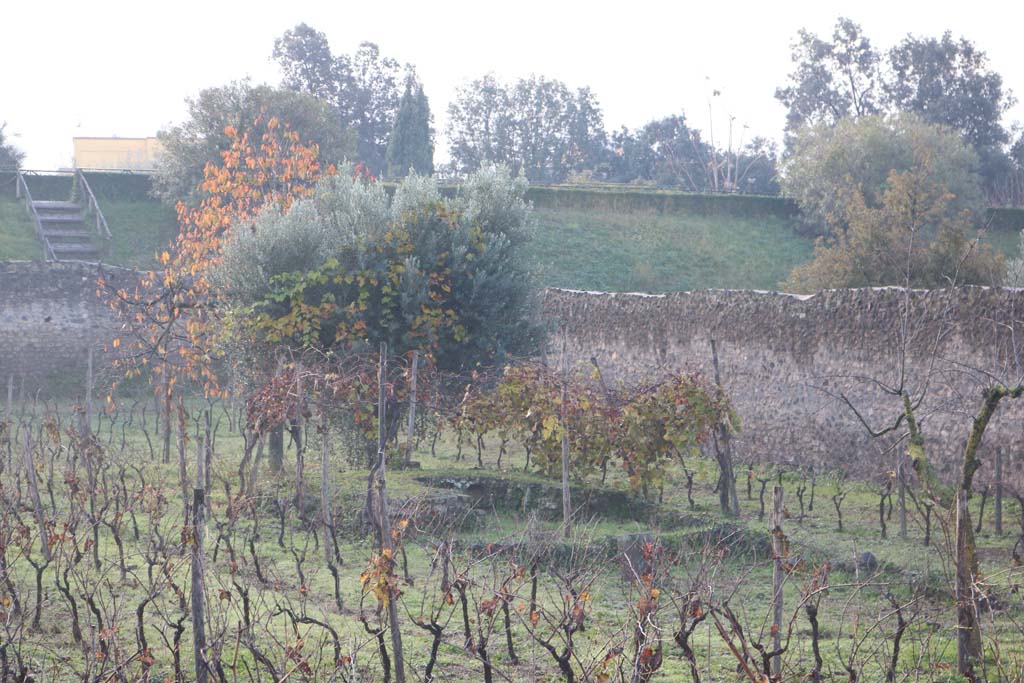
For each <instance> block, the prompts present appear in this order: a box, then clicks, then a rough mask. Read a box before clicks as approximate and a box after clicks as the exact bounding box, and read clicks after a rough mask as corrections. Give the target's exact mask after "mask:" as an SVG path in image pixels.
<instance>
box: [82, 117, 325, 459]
mask: <svg viewBox="0 0 1024 683" xmlns="http://www.w3.org/2000/svg"><path fill="white" fill-rule="evenodd" d="M251 129H253V130H262V131H264V132H263V133H262V134H261V135H260V137H259V139H258V141H257V140H254V139H253V138H251V137H250V135H249V133H246V132H242V131H240V130H238V129H237V128H234V127H232V126H228V127H227V128H226V129H225V131H224V135H225V136H226V137H227V138H228V140H230V141H231V144H230V146H229V148H228V149H227V150H225V151H224V152H223V153H222V159H221V163H220V164H213V163H208V164H207V165H206V168H205V170H204V180H203V183H202V185H201V187H200V188H199V189H200V193H201V195H202V197H203V199H202V201H201V202H200V204H199V206H197V207H194V208H193V207H190V206H188V205H187V204H185V203H184V202H179V203H178V222H179V224H180V226H181V230H180V232H179V234H178V237H177V239H176V242H175V244H174V247H173V250H171V251H165V252H163V253H162V254H161V255H160V264H161V267H162V271H160V272H155V271H150V272H149V273H145V274H143V277H142V279H141V282H140V284H139V286H138V287H135V288H134V289H128V288H120V289H116V290H114V289H110V288H107V287H106V284H105V282H104V281H103V280H102V278H101V280H100V283H99V289H100V291H101V292H102V293H103V294H104V295H105V296H106V299H107V301H108V303H109V304H110V306H111V307H112V308H113V310H114V311H115V312H116V313H117V314H118V315H119V317H120V318H121V320H122V321H123V331H124V333H123V335H122V337H123V338H118V339H115V340H114V341H113V346H114V347H115V348H119V349H120V350H119V356H118V360H117V365H118V367H120V368H121V369H122V370H123V371H124V373H125V374H126V375H127V376H129V377H131V376H135V375H139V374H142V373H143V372H147V373H148V374H149V375H150V378H151V381H152V383H153V384H154V386H155V387H156V390H157V391H158V392H159V393H160V394H161V397H162V398H163V399H164V405H165V412H166V415H165V417H166V418H167V431H166V432H165V442H164V444H165V445H164V449H165V458H166V455H167V449H168V447H169V446H168V444H169V434H170V419H169V418H170V406H171V405H172V403H173V401H172V399H173V396H174V395H175V393H176V391H177V390H176V386H180V385H183V384H184V383H185V382H189V381H191V382H196V383H199V384H201V385H202V386H203V388H204V390H205V392H206V393H207V394H216V393H217V392H218V391H219V389H220V386H219V380H218V376H217V368H216V367H215V360H216V356H217V351H218V349H219V348H220V347H221V346H222V345H223V341H224V340H223V339H222V338H220V337H218V335H217V329H218V326H217V325H216V324H215V322H216V321H217V319H218V314H217V306H218V303H219V298H220V294H219V292H217V291H216V289H215V288H214V287H213V286H211V281H210V278H209V274H210V271H211V268H212V266H213V265H214V264H215V263H217V261H218V260H219V259H220V257H221V252H222V250H223V248H224V245H225V244H226V243H228V242H229V241H230V238H231V236H232V234H233V228H235V227H237V226H238V225H240V224H246V223H249V222H250V221H252V220H253V218H254V217H255V216H256V214H257V213H259V212H260V211H261V210H263V209H264V208H265V207H271V206H272V207H274V210H276V211H280V212H287V210H288V209H289V208H290V206H291V204H292V202H293V201H294V200H295V199H296V198H297V197H301V196H304V195H307V194H309V193H310V192H311V191H312V187H313V185H314V183H315V182H316V180H317V179H318V178H319V177H320V176H321V175H322V174H323V173H324V170H325V169H323V168H322V167H321V165H320V162H319V160H318V151H319V150H318V148H317V146H316V145H315V144H306V143H304V142H302V141H301V139H300V137H299V133H298V132H297V131H293V130H291V129H289V128H288V127H287V126H286V125H284V124H282V123H281V122H280V121H278V120H277V119H273V118H272V119H269V120H267V121H262V120H256V121H255V122H253V125H252V126H251ZM326 171H327V172H332V171H333V169H332V168H330V167H328V168H327V169H326Z"/></svg>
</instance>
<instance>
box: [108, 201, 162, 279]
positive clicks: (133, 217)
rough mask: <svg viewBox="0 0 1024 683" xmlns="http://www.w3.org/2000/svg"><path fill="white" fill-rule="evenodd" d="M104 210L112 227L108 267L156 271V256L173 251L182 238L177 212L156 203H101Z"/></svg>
mask: <svg viewBox="0 0 1024 683" xmlns="http://www.w3.org/2000/svg"><path fill="white" fill-rule="evenodd" d="M100 209H101V210H102V211H103V216H104V217H105V218H106V219H107V225H109V226H110V234H111V240H110V245H109V252H108V253H107V254H106V255H105V256H104V260H106V261H107V262H108V263H113V264H117V265H120V266H132V267H134V268H153V267H155V266H156V261H155V258H154V257H155V255H156V254H157V253H159V252H160V251H162V250H164V249H167V248H169V246H170V245H171V244H172V243H173V242H174V238H175V236H176V235H177V234H178V218H177V215H176V214H175V211H174V209H172V208H170V207H168V206H166V205H164V204H161V203H160V202H156V201H132V202H125V201H122V202H111V201H106V200H103V199H101V200H100Z"/></svg>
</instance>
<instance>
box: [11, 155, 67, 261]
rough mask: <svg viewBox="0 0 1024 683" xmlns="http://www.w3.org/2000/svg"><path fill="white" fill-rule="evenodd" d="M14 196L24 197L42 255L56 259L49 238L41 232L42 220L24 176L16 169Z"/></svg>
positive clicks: (49, 258)
mask: <svg viewBox="0 0 1024 683" xmlns="http://www.w3.org/2000/svg"><path fill="white" fill-rule="evenodd" d="M14 196H15V198H18V199H20V198H21V197H22V196H24V198H25V208H26V209H27V210H28V215H29V216H31V217H32V220H33V221H35V227H36V237H38V238H39V241H40V242H42V243H43V255H44V256H45V257H46V260H48V261H56V260H57V255H56V254H55V253H54V252H53V247H52V246H50V240H49V239H47V238H46V235H45V234H43V222H42V220H40V218H39V212H38V211H36V205H35V203H34V202H33V201H32V193H31V192H29V189H28V183H27V182H25V176H24V175H22V173H21V171H18V182H17V184H16V185H15V186H14Z"/></svg>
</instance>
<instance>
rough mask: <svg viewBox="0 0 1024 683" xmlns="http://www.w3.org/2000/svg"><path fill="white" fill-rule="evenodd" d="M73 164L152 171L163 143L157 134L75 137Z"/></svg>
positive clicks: (77, 166)
mask: <svg viewBox="0 0 1024 683" xmlns="http://www.w3.org/2000/svg"><path fill="white" fill-rule="evenodd" d="M74 145H75V156H74V164H75V167H76V168H86V169H116V170H131V171H151V170H153V169H154V168H156V160H157V157H159V156H160V154H161V153H162V152H163V145H161V144H160V141H159V140H157V139H156V138H74Z"/></svg>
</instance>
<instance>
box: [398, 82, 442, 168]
mask: <svg viewBox="0 0 1024 683" xmlns="http://www.w3.org/2000/svg"><path fill="white" fill-rule="evenodd" d="M430 119H431V116H430V104H429V103H428V102H427V96H426V95H425V94H424V93H423V86H422V85H419V84H418V83H416V84H414V83H413V80H412V79H409V80H408V81H406V83H405V93H404V94H403V95H402V100H401V102H400V103H399V105H398V113H397V115H396V116H395V126H394V128H392V129H391V137H390V139H389V140H388V152H387V169H388V176H390V177H392V178H401V177H404V176H405V175H407V174H408V173H409V169H412V170H413V171H415V172H416V173H419V174H420V175H430V174H432V173H433V172H434V139H433V138H434V131H433V130H432V129H431V127H430Z"/></svg>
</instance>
